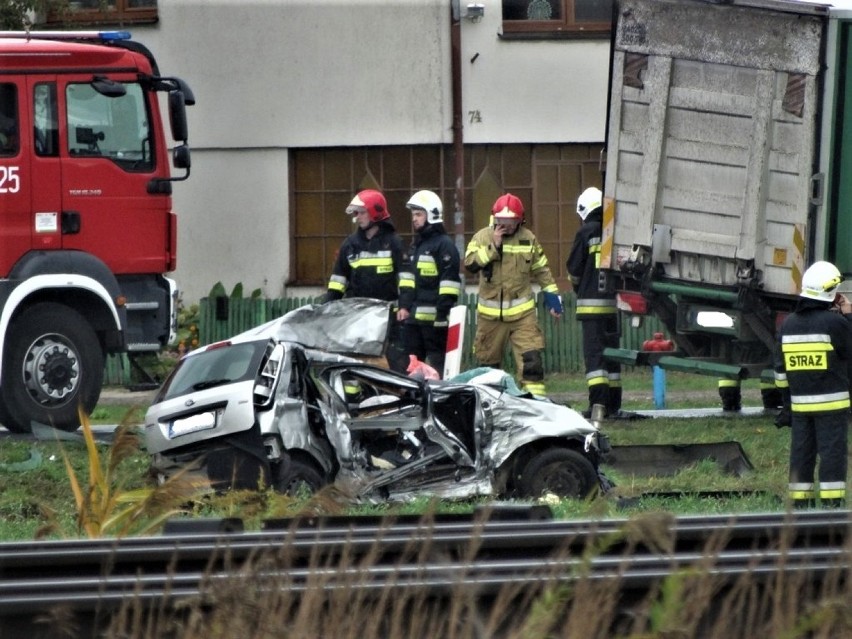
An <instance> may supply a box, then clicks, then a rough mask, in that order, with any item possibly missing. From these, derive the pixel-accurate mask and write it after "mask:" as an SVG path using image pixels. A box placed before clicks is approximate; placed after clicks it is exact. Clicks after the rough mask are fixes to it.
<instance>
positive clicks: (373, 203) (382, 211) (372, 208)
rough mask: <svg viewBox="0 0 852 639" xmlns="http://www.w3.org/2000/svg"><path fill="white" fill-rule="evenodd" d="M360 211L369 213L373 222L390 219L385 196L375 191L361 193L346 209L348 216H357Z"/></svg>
mask: <svg viewBox="0 0 852 639" xmlns="http://www.w3.org/2000/svg"><path fill="white" fill-rule="evenodd" d="M360 211H367V213H369V215H370V221H371V222H381V221H382V220H387V219H388V218H389V217H390V213H388V203H387V200H385V196H384V195H382V194H381V193H380V192H379V191H376V190H374V189H366V190H365V191H360V192H359V193H358V195H356V196H355V197H354V198H352V201H351V202H350V203H349V206H347V207H346V214H347V215H355V214H356V213H358V212H360Z"/></svg>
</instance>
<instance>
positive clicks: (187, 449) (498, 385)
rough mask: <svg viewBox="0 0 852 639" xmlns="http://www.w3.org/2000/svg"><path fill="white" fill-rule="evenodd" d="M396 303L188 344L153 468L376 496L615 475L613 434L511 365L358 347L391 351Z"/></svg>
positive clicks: (148, 431) (536, 492)
mask: <svg viewBox="0 0 852 639" xmlns="http://www.w3.org/2000/svg"><path fill="white" fill-rule="evenodd" d="M389 313H390V310H389V307H388V305H387V304H386V303H382V302H377V301H375V300H364V299H349V300H339V301H336V302H330V303H327V304H323V305H318V306H308V307H303V308H300V309H297V310H295V311H293V312H291V313H288V314H287V315H284V316H283V317H282V318H280V319H278V320H275V321H273V322H270V323H268V324H266V325H264V326H261V327H259V328H257V329H254V330H252V331H248V332H246V333H243V334H241V335H238V336H236V337H234V338H232V339H230V340H227V341H225V342H220V343H216V344H211V345H209V346H206V347H203V348H201V349H198V350H196V351H193V352H191V353H189V354H188V355H186V356H185V357H184V358H183V359H182V360H181V361H180V362H179V363H178V365H177V366H176V367H175V369H174V370H173V371H172V373H171V375H170V376H169V377H168V379H167V380H166V381H165V383H164V384H163V386H162V387H161V388H160V390H159V392H158V394H157V395H156V397H155V399H154V402H153V404H152V406H151V407H150V408H149V409H148V412H147V415H146V418H145V437H146V443H147V449H148V451H149V452H150V453H151V455H152V466H153V470H154V471H155V472H156V473H157V474H158V477H159V478H160V479H161V480H164V479H165V478H166V477H168V476H169V475H171V474H173V473H175V472H177V471H178V470H179V469H182V468H187V467H189V468H191V469H192V472H196V473H201V474H203V475H204V477H205V478H207V479H209V480H211V481H212V482H213V484H214V485H216V486H218V487H221V488H228V487H241V488H256V487H257V486H258V485H261V484H263V485H271V486H273V487H274V488H275V489H277V490H279V491H282V492H289V493H293V492H295V491H298V490H303V489H308V490H311V491H313V490H317V489H319V488H321V487H322V486H324V485H327V484H330V483H333V482H335V483H336V484H337V485H338V486H339V487H340V488H341V489H342V490H343V491H344V492H345V494H349V495H351V496H352V497H353V499H357V500H360V501H372V502H375V501H383V500H409V499H412V498H414V497H417V496H421V495H432V496H438V497H451V498H453V497H454V498H461V497H471V496H476V495H495V496H502V497H512V496H519V497H538V496H541V495H543V494H547V493H553V494H556V495H560V496H569V497H585V496H587V495H589V494H590V493H592V492H594V491H595V490H598V489H600V488H601V487H602V486H605V485H606V480H605V478H604V477H603V476H602V475H600V474H599V463H600V461H601V459H602V457H603V455H604V454H605V453H606V452H607V451H608V450H609V443H608V440H607V438H606V436H605V435H603V434H602V433H601V432H600V431H599V430H598V428H597V427H596V426H595V425H593V424H591V423H589V422H588V421H586V420H585V419H584V418H583V417H582V416H581V415H580V414H579V413H578V412H576V411H574V410H572V409H571V408H568V407H566V406H561V405H558V404H555V403H552V402H549V401H547V400H541V399H535V398H532V397H530V396H528V395H524V394H522V393H521V392H520V391H518V390H517V388H516V387H515V386H514V382H513V381H512V379H511V377H509V376H508V375H506V374H504V373H503V372H502V371H496V370H494V369H482V370H477V371H473V372H472V373H468V374H467V376H466V377H467V378H469V379H466V381H464V382H461V381H454V380H450V381H426V380H423V379H416V378H412V377H406V376H405V375H401V374H398V373H395V372H392V371H390V370H387V369H385V368H382V367H380V366H376V365H373V364H370V363H367V362H365V361H362V360H361V359H356V358H355V357H353V355H359V356H368V357H378V356H380V355H381V353H382V352H383V348H384V338H385V333H386V328H387V323H388V319H389V316H390V315H389ZM456 379H458V378H456Z"/></svg>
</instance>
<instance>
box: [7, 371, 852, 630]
mask: <svg viewBox="0 0 852 639" xmlns="http://www.w3.org/2000/svg"><path fill="white" fill-rule="evenodd" d="M683 377H684V379H683V380H681V379H680V378H679V377H677V376H673V379H670V383H671V388H672V391H673V395H672V396H673V397H674V395H675V394H677V396H678V397H682V396H683V397H687V396H688V397H690V401H695V395H696V393H698V392H705V391H706V390H707V388H708V385H709V390H710V394H711V395H712V391H713V390H715V383H714V380H709V382H708V380H699V381H696V380H695V379H694V378H692V377H689V376H683ZM550 381H551V385H550V386H551V389H555V388H559V387H560V386H561V387H562V388H564V389H574V388H579V389H580V390H579V391H573V390H561V391H559V392H582V391H583V389H582V380H581V381H579V382H578V381H577V380H576V379H571V378H569V376H565V379H552V380H550ZM647 381H648V379H647V378H642V377H641V376H635V377H634V376H633V375H629V376H627V377H625V382H626V383H625V387H626V388H627V389H628V392H629V393H632V395H631V398H630V399H629V401H627V402H626V403H625V408H639V407H641V404H640V403H639V402H642V401H645V400H644V399H642V389H643V388H644V385H646V384H647ZM637 395H638V399H636V397H637ZM678 401H679V400H678ZM703 405H707V403H706V402H704V404H703ZM126 412H127V411H126V410H125V413H126ZM96 413H97V411H96ZM100 415H102V418H103V419H107V418H108V416H110V415H119V416H121V409H120V408H116V407H110V409H109V410H108V411H105V412H104V413H102V414H100ZM140 417H141V414H140ZM115 421H121V420H120V419H116V420H115ZM604 429H605V430H606V432H607V433H608V434H609V436H610V437H611V439H612V441H613V443H614V444H615V445H616V446H620V445H628V444H672V443H700V442H715V441H731V440H735V441H738V442H740V443H741V444H742V446H743V448H744V450H745V452H746V454H747V455H748V456H749V458H750V459H751V462H752V463H753V465H754V466H755V470H754V471H753V472H752V473H750V474H749V475H748V476H746V477H734V476H730V475H726V474H724V473H723V472H722V471H721V470H720V468H719V467H718V466H717V465H716V464H715V463H711V462H707V461H702V462H698V463H695V464H693V465H691V466H689V467H687V468H684V469H683V470H682V471H680V472H679V473H677V474H675V475H672V476H669V477H640V476H624V475H620V476H619V475H618V474H617V473H615V472H614V471H613V470H612V469H607V472H608V473H609V474H610V475H612V477H613V478H614V479H615V480H616V483H617V487H616V489H615V491H614V492H613V494H612V495H610V496H607V497H605V498H598V499H594V500H590V501H576V500H562V501H560V502H558V503H556V504H553V505H552V508H553V511H554V514H555V516H557V517H560V518H590V517H591V518H597V517H620V518H623V517H630V518H631V522H630V523H629V524H628V526H627V527H626V529H625V532H624V534H625V535H627V534H632V535H634V536H635V535H640V536H641V539H640V538H637V539H634V541H635V543H643V540H644V541H645V542H647V543H653V542H654V541H655V539H658V538H660V539H664V538H667V536H668V535H670V532H671V530H670V528H669V523H667V522H669V518H668V517H660V515H659V513H660V511H668V512H672V513H676V514H715V513H729V512H744V511H772V510H775V511H783V510H784V504H783V501H782V500H780V499H779V498H778V497H779V496H780V495H783V493H784V488H785V484H786V471H787V454H788V446H789V443H788V442H789V430H787V429H783V430H778V429H776V428H775V427H774V426H773V425H772V419H771V417H768V416H767V417H763V416H760V417H741V418H731V417H714V418H700V419H689V420H675V419H654V420H642V421H629V422H627V421H625V422H611V423H606V424H605V426H604ZM63 449H64V450H66V451H67V452H68V459H69V463H70V464H71V466H72V469H73V470H72V471H71V472H72V474H74V476H75V477H76V476H79V478H80V479H79V482H78V485H85V483H86V482H87V479H86V475H87V473H88V472H89V470H90V468H91V460H90V459H87V455H86V445H85V443H82V442H81V443H73V442H64V443H63V444H61V446H60V444H57V443H55V442H35V443H32V442H24V441H18V440H12V439H8V440H6V441H4V446H3V447H0V464H2V466H0V469H2V471H0V521H2V522H3V523H2V524H0V539H29V538H31V537H32V536H33V534H34V533H35V532H36V531H37V530H38V529H39V528H40V527H41V526H42V525H43V523H44V520H45V512H46V511H47V510H51V511H52V512H53V515H52V516H53V518H54V520H55V521H56V522H59V524H60V525H58V526H57V528H55V529H54V534H55V535H58V536H62V535H65V536H74V533H75V530H76V525H77V517H76V514H75V512H74V507H73V499H72V498H71V496H72V491H71V489H70V487H69V477H68V473H66V471H65V469H64V468H63V461H62V455H61V450H63ZM125 452H128V451H125ZM36 458H37V459H36ZM34 460H35V461H37V464H35V463H34ZM33 465H35V466H36V467H34V468H33V467H31V466H33ZM147 465H148V462H147V456H146V455H145V453H144V451H138V452H136V453H134V454H128V455H126V456H125V457H123V458H122V460H121V463H120V464H118V465H117V466H116V468H114V469H113V470H114V471H115V473H116V480H117V481H118V482H119V483H120V485H121V486H122V487H123V489H125V490H133V489H134V487H137V486H138V487H140V488H142V487H145V486H148V485H150V483H149V478H148V477H147ZM706 490H730V491H743V492H745V491H756V493H755V494H753V495H750V496H741V497H730V498H726V499H712V498H711V499H708V498H704V497H699V496H697V494H698V493H699V492H700V491H706ZM667 491H680V492H681V493H682V494H683V496H682V497H680V498H677V499H674V498H666V497H661V496H659V494H660V493H665V492H667ZM648 493H655V495H654V496H648ZM483 503H485V500H479V501H474V502H435V501H430V500H428V499H426V498H423V499H420V500H417V501H415V502H413V503H410V504H405V505H383V506H364V507H357V508H352V507H346V506H343V505H342V504H341V503H340V502H339V501H338V500H336V499H335V498H334V493H333V492H332V491H328V492H325V493H324V494H321V495H319V496H318V497H316V498H314V499H312V500H308V499H302V500H296V501H294V500H292V499H291V498H285V497H282V496H279V495H276V494H274V493H272V492H271V491H269V490H259V491H252V492H241V493H231V494H228V495H224V496H221V497H214V498H207V499H198V500H195V501H193V502H191V503H188V504H187V506H188V508H189V510H190V514H191V516H206V517H240V518H242V519H243V520H244V522H245V524H246V527H247V528H248V529H253V528H256V527H258V526H259V524H260V522H261V521H262V520H263V519H272V518H277V517H287V516H292V515H293V514H294V513H296V512H299V511H306V510H307V511H309V512H312V513H334V514H341V513H348V514H369V515H383V514H422V513H430V512H432V511H437V512H441V513H444V512H453V513H459V512H471V511H472V510H473V509H475V508H476V507H477V506H479V505H480V504H483ZM628 529H629V530H633V531H634V532H633V533H629V532H628ZM470 544H471V547H475V546H476V545H477V541H476V540H475V539H472V540H470ZM428 546H429V544H428V542H425V543H423V544H422V548H428ZM418 548H420V547H418ZM715 552H716V550H715V547H714V546H713V545H712V544H708V547H707V548H706V549H705V550H704V552H703V553H701V554H700V555H701V556H700V557H699V558H698V559H697V560H696V562H695V566H694V567H691V568H689V569H685V570H683V571H679V572H675V573H673V574H672V575H670V576H669V577H667V578H665V579H662V580H661V582H660V583H659V585H658V588H656V589H652V590H651V591H650V592H649V593H648V594H647V596H645V597H644V598H642V599H641V600H638V601H631V602H628V603H626V602H625V601H623V600H621V599H620V594H621V584H620V583H619V580H618V577H617V576H616V577H613V578H612V579H609V580H606V581H598V580H594V579H584V578H583V574H582V572H580V573H578V574H577V575H576V577H577V579H576V580H575V581H572V582H570V583H568V582H565V581H560V580H558V579H556V578H555V577H554V576H551V575H550V574H549V572H548V570H547V569H546V567H542V572H541V574H540V575H538V580H537V583H536V584H535V585H534V586H530V587H528V589H526V590H524V591H519V590H518V589H517V588H515V587H512V586H509V585H507V586H505V587H504V588H503V589H502V590H501V591H500V593H499V594H498V595H497V597H496V599H495V600H493V601H491V602H490V603H488V604H483V603H482V602H481V601H480V600H479V599H478V598H477V597H476V596H475V593H474V592H472V591H471V589H470V588H469V587H467V586H462V585H449V586H447V588H448V589H449V590H448V592H449V593H451V594H450V596H448V597H447V598H434V597H430V596H428V595H427V594H424V593H422V592H418V591H416V590H411V589H407V588H405V587H404V586H402V585H400V584H395V583H394V580H393V579H390V583H389V585H387V586H380V587H378V588H377V589H375V590H373V591H372V592H371V594H370V595H369V596H365V594H364V591H363V590H358V586H359V585H360V584H362V583H365V582H366V581H365V580H369V579H370V576H369V573H370V570H371V568H372V565H371V564H370V562H369V561H368V558H369V557H370V556H371V555H370V554H369V553H368V556H367V558H365V559H364V560H363V561H361V560H359V559H358V558H356V557H347V556H346V554H345V553H344V556H343V557H342V559H341V560H340V561H336V562H335V563H334V564H330V563H326V562H327V561H328V560H326V559H324V558H323V556H322V554H321V553H317V555H316V557H315V558H314V563H313V564H312V565H315V566H316V567H323V568H325V569H326V570H322V571H314V572H313V573H312V577H311V582H310V583H311V587H310V588H309V589H307V590H306V591H304V592H302V593H299V592H298V591H297V590H296V589H294V588H293V587H291V586H292V584H291V583H290V582H289V581H288V579H289V578H288V576H287V575H288V567H289V566H290V564H291V563H292V561H293V559H292V555H291V551H290V550H289V549H288V547H287V544H284V545H283V546H282V547H281V548H280V549H278V550H277V551H275V552H272V553H271V554H268V553H259V554H258V556H257V557H256V558H254V559H253V560H250V561H248V562H246V564H245V565H241V566H239V570H232V571H231V574H230V575H228V576H227V577H225V576H222V575H217V576H216V577H215V578H212V579H211V587H210V588H208V589H207V590H206V592H205V594H204V596H203V599H202V600H201V601H193V600H180V598H178V601H177V602H176V603H175V605H174V606H173V607H169V606H163V607H159V606H154V608H153V609H152V608H149V607H147V606H146V605H145V603H144V600H142V599H137V598H135V597H132V596H128V597H126V598H125V602H124V604H123V606H122V609H121V610H120V611H119V612H118V613H117V614H115V615H111V616H110V617H105V618H104V620H105V622H107V623H108V627H107V628H104V629H102V630H100V631H98V633H97V635H96V636H98V637H103V638H104V639H119V638H122V639H137V638H138V639H148V638H153V637H158V638H159V637H172V638H174V639H196V638H198V637H204V638H205V639H219V638H221V639H226V638H227V639H230V638H231V637H253V638H255V639H266V638H269V639H272V638H273V637H281V636H287V637H294V638H305V639H308V638H313V637H338V638H341V639H343V638H346V637H353V638H354V637H365V638H372V637H390V636H394V637H396V636H399V637H427V636H428V637H453V638H458V639H467V638H470V639H474V638H479V637H500V638H505V639H521V638H523V639H554V638H558V637H578V636H582V637H588V638H590V639H595V638H601V639H603V638H605V637H624V638H628V639H664V638H674V637H694V636H701V637H706V638H709V639H715V638H719V639H721V638H725V639H737V638H739V637H743V638H745V637H751V636H758V637H762V636H766V637H770V636H771V637H789V638H790V639H793V638H797V637H824V638H826V639H829V638H833V637H841V636H852V580H850V579H848V574H847V572H848V571H846V570H845V569H844V568H843V567H844V566H848V561H849V556H850V552H852V551H850V549H849V548H848V545H847V548H846V555H845V559H838V564H837V566H838V568H837V569H836V570H835V571H834V572H829V573H828V574H827V575H826V577H825V578H824V579H823V580H822V581H821V582H820V583H810V582H806V581H804V579H806V577H802V576H800V575H798V574H797V573H795V572H789V573H788V572H785V571H779V572H778V573H777V575H776V576H772V577H768V578H767V577H766V576H763V577H761V578H759V579H755V578H753V577H749V576H746V577H744V578H742V579H741V580H740V581H738V582H737V583H735V584H733V585H732V586H728V587H725V588H720V585H719V584H720V582H719V579H718V575H715V574H714V571H713V566H714V553H715ZM588 553H590V554H589V556H590V557H591V556H593V555H594V553H595V550H594V549H593V548H590V549H589V550H588ZM375 554H376V555H378V554H379V553H378V551H376V553H375ZM426 554H428V553H426ZM844 562H846V563H844ZM334 566H337V567H338V568H339V567H346V568H350V569H355V571H356V572H355V574H354V576H352V577H349V578H348V582H347V583H348V584H349V585H348V586H347V587H344V588H343V589H340V590H337V591H333V592H328V591H325V590H324V587H323V586H324V584H325V583H326V582H332V581H334V580H335V579H336V571H335V570H334V569H329V568H333V567H334ZM272 567H279V568H281V569H282V570H281V572H280V573H279V572H276V571H275V570H271V568H272ZM344 579H346V578H344ZM214 586H215V587H214ZM347 588H351V589H347ZM43 620H44V621H45V623H50V624H51V628H52V629H53V630H54V631H55V633H54V634H52V635H51V636H75V637H80V636H81V635H80V634H78V633H75V631H74V628H73V627H71V625H70V623H71V622H69V621H68V619H67V618H66V617H64V616H63V614H62V611H61V610H57V611H55V612H53V611H49V612H48V613H47V614H45V615H43ZM91 636H95V635H94V634H93V635H91Z"/></svg>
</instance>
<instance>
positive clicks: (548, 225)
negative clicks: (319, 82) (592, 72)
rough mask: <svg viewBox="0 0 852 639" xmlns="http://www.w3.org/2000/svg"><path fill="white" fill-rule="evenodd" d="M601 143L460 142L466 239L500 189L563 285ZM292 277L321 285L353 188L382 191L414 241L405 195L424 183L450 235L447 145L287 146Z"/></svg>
mask: <svg viewBox="0 0 852 639" xmlns="http://www.w3.org/2000/svg"><path fill="white" fill-rule="evenodd" d="M600 152H601V145H595V144H564V145H531V144H507V145H500V144H489V145H470V146H465V151H464V153H465V158H464V159H465V161H464V167H465V171H464V173H465V175H464V183H465V189H464V202H462V206H461V208H462V210H463V211H464V228H463V233H464V243H465V245H466V244H467V242H468V241H469V240H470V238H471V236H472V235H473V233H475V232H476V231H478V230H479V229H480V228H482V227H483V226H484V225H486V224H487V223H488V219H489V216H490V212H491V205H492V204H493V203H494V200H495V199H496V198H497V197H498V196H499V195H501V194H502V193H503V192H505V191H510V192H512V193H514V194H515V195H517V196H518V197H520V198H521V200H522V201H523V202H524V204H525V206H526V210H527V224H528V225H529V226H530V228H531V229H532V230H533V232H535V233H536V236H537V237H538V239H539V241H540V242H541V243H542V245H543V246H544V249H545V253H546V255H547V256H548V260H549V262H550V267H551V270H552V271H553V274H554V276H556V278H557V281H558V282H559V285H560V288H561V289H562V290H567V289H568V287H569V284H568V278H567V274H566V273H565V260H566V259H567V257H568V252H569V251H570V249H571V243H572V242H573V239H574V234H575V233H576V232H577V229H578V228H579V225H580V218H579V216H578V215H577V214H576V202H577V196H578V195H579V194H580V193H581V192H582V191H583V189H584V188H586V187H587V186H601V185H602V175H601V172H600V166H599V156H600ZM290 167H291V179H290V184H291V185H292V186H291V189H292V190H291V194H290V197H291V200H290V202H291V204H290V212H291V213H290V237H291V238H292V244H291V250H290V259H291V264H290V274H291V277H290V282H289V283H290V284H293V285H300V286H324V285H325V284H327V282H328V276H329V274H330V273H331V268H332V264H333V262H334V258H335V256H336V253H337V250H338V248H339V247H340V245H341V243H342V242H343V240H344V238H345V237H346V236H347V235H349V234H350V233H352V232H353V230H354V228H353V225H352V221H351V217H350V216H349V215H346V213H345V211H346V206H347V205H348V204H349V202H350V201H351V200H352V198H353V197H354V195H355V193H357V192H358V191H360V190H362V189H368V188H375V189H379V190H380V191H382V192H383V193H384V195H385V197H386V198H387V201H388V209H389V212H390V214H391V219H392V221H393V223H394V226H395V227H396V230H397V232H398V233H399V234H400V235H401V236H402V238H403V243H404V244H405V245H406V246H408V244H409V243H410V242H411V215H410V213H409V211H408V210H407V209H406V208H405V203H406V202H407V201H408V198H410V197H411V195H412V194H413V193H414V192H415V191H419V190H420V189H429V190H431V191H434V192H435V193H437V194H438V196H439V197H440V198H441V200H442V201H443V203H444V225H445V227H446V229H447V232H448V233H449V234H450V235H451V236H453V235H455V233H456V227H455V221H454V210H455V204H454V200H455V190H454V184H455V176H454V174H453V169H454V167H455V162H454V155H453V150H452V147H449V146H443V145H429V146H390V147H368V148H363V147H359V148H325V149H296V150H293V151H291V160H290Z"/></svg>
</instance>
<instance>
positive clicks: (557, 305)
mask: <svg viewBox="0 0 852 639" xmlns="http://www.w3.org/2000/svg"><path fill="white" fill-rule="evenodd" d="M544 305H545V306H547V308H548V309H550V310H551V311H553V312H554V313H556V314H557V315H562V312H563V308H562V296H561V295H559V294H558V293H545V294H544Z"/></svg>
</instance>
